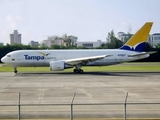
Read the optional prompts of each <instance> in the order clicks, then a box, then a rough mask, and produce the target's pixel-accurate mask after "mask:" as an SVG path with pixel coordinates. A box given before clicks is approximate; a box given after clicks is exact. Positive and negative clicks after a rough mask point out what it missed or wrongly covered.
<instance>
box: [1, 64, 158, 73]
mask: <svg viewBox="0 0 160 120" xmlns="http://www.w3.org/2000/svg"><path fill="white" fill-rule="evenodd" d="M17 69H18V71H19V72H49V71H50V70H49V67H36V68H34V67H18V68H17ZM83 70H84V71H86V72H90V71H100V72H101V71H103V72H109V71H115V72H116V71H117V72H118V71H122V72H123V71H124V72H127V71H131V72H132V71H133V72H147V71H148V72H156V71H158V72H160V63H124V64H120V65H113V66H104V67H83ZM72 71H73V69H66V70H65V72H72ZM0 72H13V68H12V67H11V66H6V65H2V66H0Z"/></svg>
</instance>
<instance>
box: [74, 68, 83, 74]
mask: <svg viewBox="0 0 160 120" xmlns="http://www.w3.org/2000/svg"><path fill="white" fill-rule="evenodd" d="M73 72H74V73H81V74H82V73H84V71H83V70H82V69H74V70H73Z"/></svg>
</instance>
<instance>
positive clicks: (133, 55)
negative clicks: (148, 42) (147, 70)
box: [128, 51, 157, 57]
mask: <svg viewBox="0 0 160 120" xmlns="http://www.w3.org/2000/svg"><path fill="white" fill-rule="evenodd" d="M156 52H157V51H151V52H142V53H138V54H132V55H128V57H137V56H141V55H147V54H153V53H156Z"/></svg>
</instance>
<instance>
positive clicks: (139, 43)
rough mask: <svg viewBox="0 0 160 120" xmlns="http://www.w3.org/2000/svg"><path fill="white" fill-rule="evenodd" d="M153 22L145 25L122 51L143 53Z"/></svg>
mask: <svg viewBox="0 0 160 120" xmlns="http://www.w3.org/2000/svg"><path fill="white" fill-rule="evenodd" d="M152 24H153V22H147V23H145V24H144V25H143V26H142V27H141V28H140V29H139V30H138V31H137V32H136V34H135V35H134V36H132V37H131V38H130V39H129V40H128V41H127V42H126V43H125V44H124V45H123V46H122V47H121V48H120V49H123V50H132V51H137V52H142V51H143V50H144V47H145V43H146V41H147V39H148V36H149V32H150V30H151V27H152Z"/></svg>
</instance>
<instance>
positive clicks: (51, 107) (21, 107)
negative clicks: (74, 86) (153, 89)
mask: <svg viewBox="0 0 160 120" xmlns="http://www.w3.org/2000/svg"><path fill="white" fill-rule="evenodd" d="M75 96H76V93H74V95H73V98H72V100H71V103H68V104H21V94H20V93H19V95H18V104H0V107H8V109H9V110H10V112H11V111H12V110H13V109H14V110H15V109H16V110H17V111H16V112H14V114H13V116H11V117H10V118H12V117H15V116H17V117H15V118H17V119H18V120H20V119H21V118H33V117H34V118H35V115H34V114H37V113H38V112H39V113H40V114H41V113H43V114H42V116H43V117H42V116H36V118H38V117H41V118H49V117H52V118H53V117H55V118H62V117H63V118H66V117H69V118H70V120H73V119H74V118H77V117H82V118H84V117H85V118H87V117H88V118H91V117H95V118H104V117H105V118H106V117H107V116H108V117H109V118H113V117H114V118H123V119H124V120H126V119H127V117H130V116H131V114H133V111H135V112H136V113H135V116H136V117H137V116H139V117H145V118H146V117H148V116H150V117H155V118H156V117H157V118H158V117H160V115H159V113H160V112H159V108H160V106H159V105H160V102H154V103H149V102H145V103H144V102H127V97H128V93H127V94H126V97H125V99H124V102H119V103H113V102H110V103H83V104H82V103H81V104H77V103H76V104H75V103H74V98H75ZM144 105H145V106H147V105H149V106H148V107H142V106H144ZM135 106H141V107H139V108H141V110H138V109H135V110H133V108H134V107H135ZM153 106H154V109H153V108H152V107H153ZM27 107H29V108H27ZM40 107H41V109H43V110H39V108H40ZM82 108H83V109H82ZM130 108H132V109H130ZM33 109H34V110H33ZM87 109H90V112H89V111H87ZM56 110H57V111H56ZM6 111H7V110H6ZM29 111H31V112H33V111H34V112H33V113H29ZM117 111H118V112H117ZM146 111H148V112H146ZM36 112H37V113H36ZM61 112H63V114H61ZM88 112H89V113H88ZM140 112H141V113H140ZM8 113H9V112H8ZM9 114H10V113H9ZM22 115H23V117H22ZM122 115H123V116H122ZM1 116H2V118H3V117H5V115H1ZM132 117H133V116H132ZM139 117H138V118H139Z"/></svg>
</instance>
